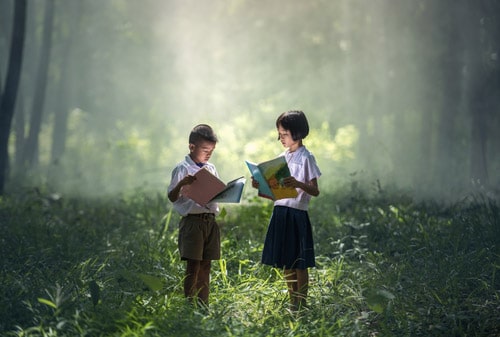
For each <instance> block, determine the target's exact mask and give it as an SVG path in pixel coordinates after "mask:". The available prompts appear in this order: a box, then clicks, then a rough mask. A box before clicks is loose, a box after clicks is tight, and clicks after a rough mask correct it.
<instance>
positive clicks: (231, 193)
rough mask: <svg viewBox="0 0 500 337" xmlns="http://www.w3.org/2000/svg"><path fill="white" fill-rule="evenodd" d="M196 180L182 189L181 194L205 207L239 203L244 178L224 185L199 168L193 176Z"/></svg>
mask: <svg viewBox="0 0 500 337" xmlns="http://www.w3.org/2000/svg"><path fill="white" fill-rule="evenodd" d="M194 176H195V177H196V180H195V181H194V182H193V183H192V184H191V185H186V186H184V187H183V188H182V194H183V195H184V196H186V197H188V198H190V199H192V200H194V201H196V203H198V204H199V205H201V206H203V207H206V206H207V204H208V203H210V202H221V203H223V202H227V203H239V202H240V200H241V194H242V193H243V187H244V186H245V178H244V177H240V178H237V179H234V180H232V181H230V182H228V183H227V184H224V183H223V182H222V181H221V180H220V179H219V178H217V177H216V176H215V175H214V174H212V173H211V172H210V171H209V170H207V169H205V168H201V169H200V170H198V172H196V173H195V175H194Z"/></svg>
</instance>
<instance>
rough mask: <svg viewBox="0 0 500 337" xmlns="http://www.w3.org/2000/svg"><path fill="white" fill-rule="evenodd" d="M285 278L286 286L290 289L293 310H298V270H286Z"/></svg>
mask: <svg viewBox="0 0 500 337" xmlns="http://www.w3.org/2000/svg"><path fill="white" fill-rule="evenodd" d="M283 273H284V276H285V281H286V285H287V287H288V295H289V296H290V303H291V304H292V308H293V309H296V308H297V305H298V302H297V291H298V289H299V287H298V282H297V270H296V269H285V270H284V271H283Z"/></svg>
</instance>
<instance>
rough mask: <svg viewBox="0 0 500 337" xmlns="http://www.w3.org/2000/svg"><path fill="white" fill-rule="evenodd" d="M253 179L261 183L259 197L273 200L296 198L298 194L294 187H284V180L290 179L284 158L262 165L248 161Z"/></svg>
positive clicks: (277, 158)
mask: <svg viewBox="0 0 500 337" xmlns="http://www.w3.org/2000/svg"><path fill="white" fill-rule="evenodd" d="M245 162H246V164H247V166H248V169H249V170H250V173H251V174H252V177H253V178H254V179H255V180H257V181H258V183H259V192H258V193H259V196H261V197H263V198H268V199H271V200H278V199H285V198H295V197H296V196H297V195H298V193H297V190H296V189H295V188H293V187H285V186H283V178H286V177H290V169H289V168H288V164H287V163H286V159H285V157H284V156H280V157H276V158H274V159H271V160H268V161H265V162H262V163H260V164H255V163H251V162H249V161H246V160H245Z"/></svg>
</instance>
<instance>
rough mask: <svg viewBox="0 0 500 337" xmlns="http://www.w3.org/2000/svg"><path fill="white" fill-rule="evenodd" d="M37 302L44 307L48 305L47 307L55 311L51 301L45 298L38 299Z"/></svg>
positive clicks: (55, 306) (54, 305) (55, 307)
mask: <svg viewBox="0 0 500 337" xmlns="http://www.w3.org/2000/svg"><path fill="white" fill-rule="evenodd" d="M38 302H40V303H42V304H45V305H48V306H49V307H52V308H54V309H57V305H56V304H55V303H54V302H52V301H51V300H47V299H45V298H41V297H39V298H38Z"/></svg>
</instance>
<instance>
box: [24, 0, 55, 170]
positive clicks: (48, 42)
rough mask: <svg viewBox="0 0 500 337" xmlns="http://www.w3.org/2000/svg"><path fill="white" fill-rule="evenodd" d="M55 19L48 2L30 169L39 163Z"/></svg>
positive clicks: (29, 151) (28, 155)
mask: <svg viewBox="0 0 500 337" xmlns="http://www.w3.org/2000/svg"><path fill="white" fill-rule="evenodd" d="M53 19H54V0H48V1H47V5H46V7H45V18H44V28H43V40H42V53H41V55H40V64H39V66H38V74H37V78H36V82H35V96H34V99H33V107H32V109H31V118H30V130H29V134H28V140H27V142H26V145H25V151H24V156H23V157H24V162H25V164H27V165H28V167H33V166H35V165H36V164H37V163H38V138H39V134H40V129H41V125H42V115H43V107H44V102H45V89H46V87H47V76H48V70H49V59H50V51H51V47H52V23H53Z"/></svg>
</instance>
